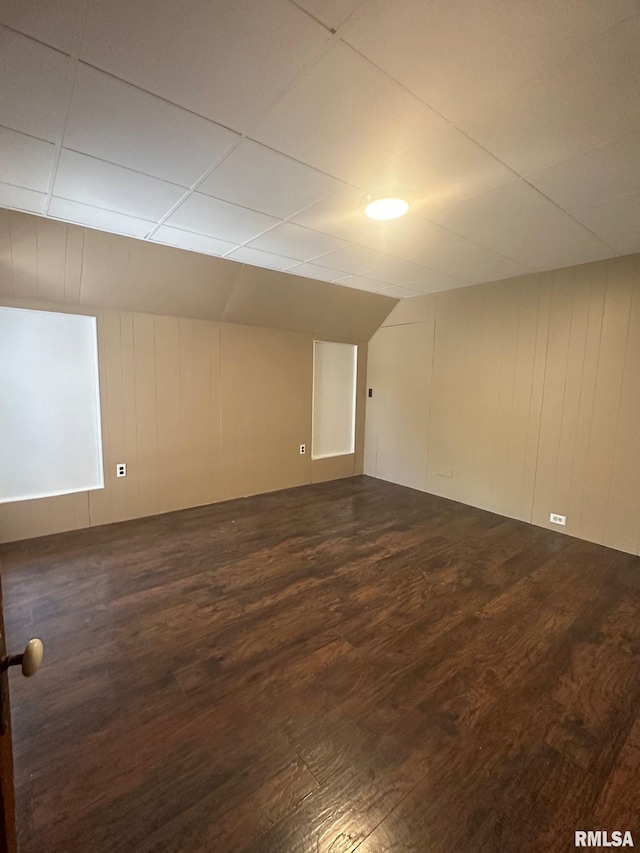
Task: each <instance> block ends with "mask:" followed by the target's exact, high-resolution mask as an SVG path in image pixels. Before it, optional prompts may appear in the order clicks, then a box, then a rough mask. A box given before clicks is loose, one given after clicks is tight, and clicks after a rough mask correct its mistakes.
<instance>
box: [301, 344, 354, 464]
mask: <svg viewBox="0 0 640 853" xmlns="http://www.w3.org/2000/svg"><path fill="white" fill-rule="evenodd" d="M357 358H358V348H357V346H354V345H353V344H336V343H331V342H329V341H314V342H313V433H312V442H311V456H312V458H313V459H324V458H326V457H328V456H342V455H344V454H346V453H353V452H354V447H355V423H356V367H357Z"/></svg>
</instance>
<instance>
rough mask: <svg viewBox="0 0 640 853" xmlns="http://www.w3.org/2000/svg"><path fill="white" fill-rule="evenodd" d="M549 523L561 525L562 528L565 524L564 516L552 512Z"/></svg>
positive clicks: (565, 517) (565, 518)
mask: <svg viewBox="0 0 640 853" xmlns="http://www.w3.org/2000/svg"><path fill="white" fill-rule="evenodd" d="M549 521H550V522H551V524H561V525H562V526H563V527H564V525H565V524H566V523H567V516H566V515H557V514H556V513H555V512H552V513H551V515H550V516H549Z"/></svg>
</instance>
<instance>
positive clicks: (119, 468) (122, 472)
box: [116, 462, 127, 477]
mask: <svg viewBox="0 0 640 853" xmlns="http://www.w3.org/2000/svg"><path fill="white" fill-rule="evenodd" d="M126 476H127V466H126V464H125V463H124V462H118V464H117V465H116V477H126Z"/></svg>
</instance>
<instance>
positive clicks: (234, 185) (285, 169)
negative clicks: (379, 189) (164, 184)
mask: <svg viewBox="0 0 640 853" xmlns="http://www.w3.org/2000/svg"><path fill="white" fill-rule="evenodd" d="M341 186H342V185H341V184H340V182H339V181H336V180H335V178H330V177H329V176H328V175H323V174H322V172H318V171H316V170H315V169H311V168H310V167H309V166H305V165H303V164H302V163H298V162H297V161H296V160H292V159H291V158H290V157H285V156H284V155H283V154H279V153H277V152H275V151H271V149H269V148H265V147H264V145H259V144H258V143H257V142H252V141H251V140H249V139H245V140H243V142H241V143H240V145H239V146H238V147H237V148H236V149H235V150H234V151H232V152H231V154H229V156H228V157H226V158H225V160H224V161H223V162H222V163H221V164H220V165H219V166H218V167H217V168H216V170H215V171H214V172H213V173H212V174H211V175H210V176H209V177H208V178H207V179H206V181H204V182H203V183H202V184H201V185H200V186H199V187H198V191H199V192H202V193H206V194H207V195H212V196H215V197H216V198H221V199H225V200H226V201H233V202H234V203H235V204H241V205H243V207H249V208H251V209H252V210H259V211H261V212H262V213H268V214H270V215H271V216H277V217H278V218H279V219H287V218H288V217H289V216H292V215H293V214H294V213H296V211H299V210H301V209H302V208H305V207H308V206H309V205H310V204H313V203H314V202H317V201H319V200H320V199H322V198H324V197H325V196H328V195H329V194H330V193H333V192H335V191H336V190H338V189H340V187H341Z"/></svg>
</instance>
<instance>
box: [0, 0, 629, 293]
mask: <svg viewBox="0 0 640 853" xmlns="http://www.w3.org/2000/svg"><path fill="white" fill-rule="evenodd" d="M639 12H640V0H606V2H601V0H562V2H558V0H537V2H535V3H534V2H532V0H431V2H428V3H427V2H424V0H297V2H291V0H209V2H206V3H203V2H201V0H181V2H175V0H135V2H131V0H56V2H55V3H51V2H48V0H4V2H3V3H2V4H1V5H0V25H2V26H0V78H1V79H2V87H1V92H0V182H1V183H0V205H2V206H4V207H7V208H15V209H19V210H26V211H32V212H35V213H38V214H43V215H46V216H48V217H52V218H57V219H61V220H65V221H70V222H76V223H80V224H83V225H87V226H91V227H95V228H101V229H104V230H106V231H110V232H114V233H119V234H127V235H130V236H133V237H137V238H140V239H142V240H145V241H147V242H154V243H165V244H168V245H172V246H178V247H182V248H185V249H189V250H192V251H196V252H201V253H205V254H209V255H214V256H224V257H227V258H229V259H232V260H235V261H239V262H241V263H243V264H252V265H257V266H258V267H266V268H274V269H278V270H287V271H289V272H291V273H293V274H294V275H296V276H306V277H310V278H313V279H318V280H323V281H336V282H338V283H339V285H340V286H342V287H345V286H346V287H349V288H358V289H363V290H368V291H374V292H380V293H384V294H387V295H391V296H395V297H407V296H412V295H415V294H419V293H429V292H433V291H437V290H443V289H448V288H453V287H459V286H463V285H465V284H469V283H471V284H473V283H478V282H482V281H488V280H494V279H499V278H506V277H510V276H516V275H520V274H524V273H527V272H529V271H531V270H545V269H550V268H554V267H562V266H568V265H571V264H577V263H583V262H587V261H591V260H596V259H599V258H605V257H611V256H614V255H618V254H627V253H631V252H635V251H638V250H640V156H638V154H639V151H640V87H639V86H638V68H639V67H640V16H639ZM387 188H398V189H399V190H401V191H402V192H403V193H405V194H406V195H407V197H408V198H409V199H410V200H411V202H412V207H411V212H410V213H409V215H408V216H407V217H406V218H404V219H402V220H400V221H398V222H395V223H387V224H386V225H376V224H374V223H372V222H370V221H369V220H367V219H366V218H365V217H364V215H363V213H362V211H361V206H362V203H363V200H364V198H365V196H366V195H367V194H368V193H376V192H378V191H381V190H384V189H387ZM294 281H295V279H294Z"/></svg>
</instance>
